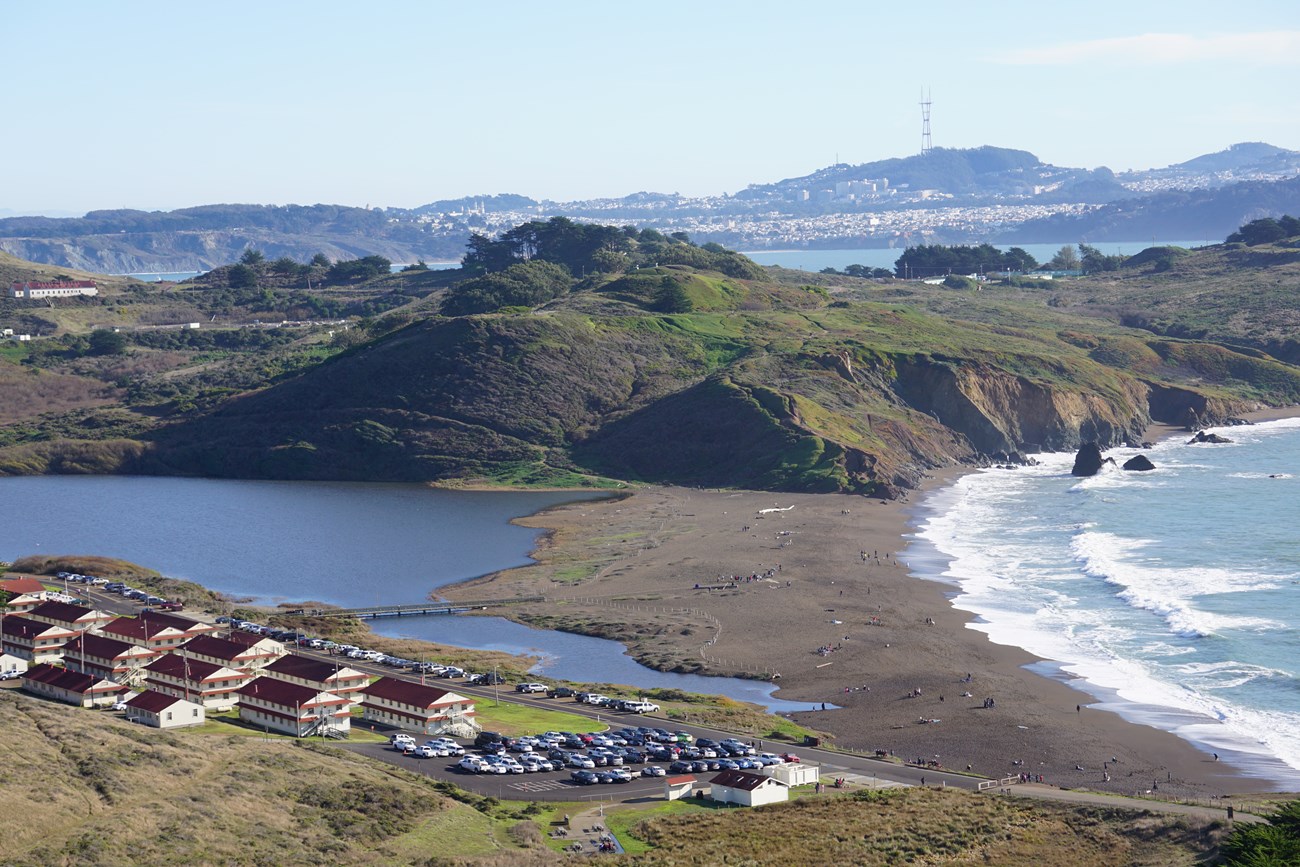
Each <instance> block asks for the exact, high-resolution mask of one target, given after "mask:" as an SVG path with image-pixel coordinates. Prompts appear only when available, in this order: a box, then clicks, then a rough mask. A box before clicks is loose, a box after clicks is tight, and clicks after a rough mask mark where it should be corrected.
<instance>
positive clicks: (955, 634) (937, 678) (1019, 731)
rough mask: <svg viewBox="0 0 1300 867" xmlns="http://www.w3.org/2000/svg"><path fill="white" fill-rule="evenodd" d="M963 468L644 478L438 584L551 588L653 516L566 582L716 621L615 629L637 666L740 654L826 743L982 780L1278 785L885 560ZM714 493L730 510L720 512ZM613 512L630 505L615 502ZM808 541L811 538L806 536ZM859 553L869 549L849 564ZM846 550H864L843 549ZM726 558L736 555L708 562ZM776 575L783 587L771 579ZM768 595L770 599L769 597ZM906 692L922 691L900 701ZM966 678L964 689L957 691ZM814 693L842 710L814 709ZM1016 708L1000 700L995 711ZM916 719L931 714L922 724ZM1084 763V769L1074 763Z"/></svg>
mask: <svg viewBox="0 0 1300 867" xmlns="http://www.w3.org/2000/svg"><path fill="white" fill-rule="evenodd" d="M1297 416H1300V408H1295V407H1290V408H1284V409H1278V410H1264V411H1261V412H1258V413H1251V414H1249V416H1248V418H1249V420H1251V421H1269V420H1274V419H1280V418H1290V417H1297ZM1149 431H1150V433H1149V434H1148V438H1150V436H1151V434H1156V435H1158V436H1160V438H1162V439H1164V438H1167V437H1173V436H1179V435H1182V434H1184V433H1186V432H1185V431H1184V430H1183V429H1182V428H1181V427H1179V426H1170V425H1153V426H1151V428H1149ZM975 471H976V470H974V469H973V468H966V467H950V468H946V469H943V470H940V471H937V472H936V473H934V474H932V476H931V477H929V478H927V479H926V481H925V482H924V483H923V485H922V486H921V487H920V488H919V489H917V490H916V491H914V492H913V493H914V494H916V495H917V496H916V497H915V498H914V499H915V503H908V502H906V501H902V502H890V503H881V502H878V501H872V500H866V499H864V498H861V497H852V496H848V495H837V494H822V495H802V494H795V495H784V494H771V493H761V492H737V491H717V492H713V491H693V490H687V489H672V488H657V487H653V486H651V487H647V488H643V489H639V490H634V491H633V494H634V495H633V496H632V497H631V498H619V499H618V500H617V502H618V503H621V504H622V507H613V508H609V509H602V508H601V504H600V503H591V502H589V503H584V504H577V505H576V506H570V507H565V506H561V507H556V508H553V509H549V510H546V511H544V512H541V513H537V514H534V515H531V516H528V517H526V518H521V519H517V521H518V522H519V523H522V524H524V525H525V526H533V527H538V528H539V529H543V530H545V531H546V533H545V534H544V536H543V537H542V538H540V539H539V543H538V549H537V550H535V551H534V552H533V555H532V556H534V558H535V559H536V560H537V561H538V562H537V563H536V564H534V565H530V566H524V567H519V568H518V569H513V570H506V571H505V572H501V573H495V574H492V575H487V576H482V577H481V578H478V579H474V580H472V581H469V582H463V583H462V584H459V585H454V586H448V587H445V588H443V591H444V592H445V593H446V594H448V595H451V596H453V597H454V596H455V595H456V594H457V593H459V592H462V591H463V590H465V589H467V588H471V587H473V588H478V591H479V592H481V589H482V588H483V587H484V586H486V585H492V586H493V588H494V591H498V590H499V591H502V592H511V591H512V590H513V591H514V592H522V590H523V588H531V589H532V590H533V591H534V592H537V587H538V585H539V584H541V585H544V586H546V589H545V590H543V591H542V592H545V593H547V594H548V595H552V594H555V595H558V594H559V593H560V592H561V590H562V588H563V586H564V585H565V584H566V583H567V582H564V581H561V580H557V579H556V577H555V573H556V572H557V571H558V570H557V568H556V567H557V563H556V562H555V560H556V559H557V558H556V554H557V552H558V553H561V554H563V553H564V552H566V549H569V550H568V553H569V556H570V557H572V556H573V552H572V550H571V549H573V548H575V547H579V548H581V547H583V546H584V542H585V543H588V544H589V543H590V542H591V541H592V540H593V538H598V537H593V535H592V531H593V530H594V532H597V533H599V532H601V530H602V529H605V530H614V529H618V527H608V526H607V522H608V521H610V520H611V519H615V518H617V519H620V520H618V521H615V523H617V524H620V525H621V526H622V527H623V528H626V527H627V526H630V525H639V526H640V529H641V530H642V532H643V534H644V531H645V530H646V529H647V528H648V527H649V526H652V525H654V524H657V525H658V533H657V538H655V539H654V540H653V541H652V542H650V543H647V544H645V545H643V546H641V547H639V548H637V550H635V551H631V552H623V555H622V556H610V557H608V558H607V562H605V564H604V565H603V566H602V567H601V568H599V569H593V570H591V574H588V575H587V576H585V577H584V580H583V581H581V582H580V583H578V584H575V585H572V592H574V593H575V595H576V594H580V593H585V594H588V595H592V596H596V595H604V596H614V597H618V596H626V597H628V598H636V597H637V595H638V594H639V595H641V596H642V597H644V596H648V595H651V594H661V598H665V599H674V600H690V602H689V604H691V605H692V606H698V608H699V609H700V610H703V611H705V612H707V613H708V614H709V615H710V616H713V617H716V618H717V620H718V623H719V627H720V633H719V635H718V636H717V637H716V641H715V642H712V643H710V644H707V645H706V646H704V647H699V645H696V647H691V643H690V642H689V641H685V640H682V637H681V636H665V635H662V634H660V635H658V636H656V637H655V639H654V640H645V639H644V638H641V637H638V638H637V639H635V640H632V641H628V640H626V639H625V638H623V637H621V636H620V640H623V643H624V644H626V645H627V646H628V647H629V653H630V654H631V655H633V656H634V657H636V658H637V659H638V661H641V662H643V664H644V663H645V662H646V659H645V656H646V654H647V652H649V651H653V650H654V649H655V648H658V649H659V650H661V651H662V648H663V646H664V645H668V644H671V645H674V649H675V651H676V652H677V653H678V654H680V655H683V656H691V655H693V656H695V657H696V658H700V657H701V656H703V657H704V658H705V660H706V664H705V665H704V666H703V668H702V669H701V670H700V673H706V674H734V673H735V672H733V671H727V670H725V667H720V666H719V665H718V664H717V663H714V660H717V661H718V663H722V664H725V662H726V661H728V660H731V661H735V660H738V659H739V660H743V661H745V662H746V663H749V664H753V665H756V666H760V667H768V668H772V669H774V670H776V671H779V672H780V673H781V677H780V679H778V680H777V681H776V683H777V684H778V686H779V687H780V688H779V689H778V691H777V692H776V694H775V696H776V697H777V698H781V699H785V700H789V701H797V702H804V701H806V702H808V703H809V705H810V710H808V711H800V712H794V713H791V714H789V716H791V717H792V718H794V719H796V720H797V721H799V722H800V723H802V724H804V725H807V726H808V727H810V728H813V729H818V730H822V731H827V732H829V733H831V734H833V735H835V736H836V740H837V743H839V744H841V745H844V746H848V747H852V748H856V749H865V750H871V749H882V748H883V749H887V750H892V751H893V752H894V753H895V754H896V755H898V756H900V757H903V758H921V759H929V758H931V757H934V756H935V755H936V754H937V755H938V756H939V759H938V761H940V762H941V763H942V764H944V765H945V766H946V767H949V768H955V769H958V770H962V769H964V768H965V767H966V766H968V765H969V766H970V767H971V769H972V770H973V771H974V772H976V773H981V774H985V775H987V776H990V777H996V776H1000V775H1003V774H1006V773H1012V774H1014V773H1017V769H1024V768H1029V769H1031V770H1030V771H1029V772H1031V773H1033V774H1038V773H1042V774H1043V775H1044V777H1045V779H1046V780H1047V781H1048V782H1050V783H1054V784H1057V785H1061V786H1067V787H1076V786H1077V787H1086V788H1091V789H1098V790H1102V791H1114V792H1117V793H1126V794H1133V793H1135V792H1139V793H1140V792H1146V791H1149V790H1151V788H1152V786H1153V784H1155V785H1157V787H1158V789H1159V792H1158V793H1157V796H1160V795H1189V796H1194V795H1200V796H1205V795H1210V794H1215V795H1217V794H1222V793H1225V792H1229V791H1233V792H1247V791H1249V792H1255V791H1273V790H1275V789H1276V788H1277V782H1276V781H1275V780H1271V779H1267V778H1263V777H1260V776H1257V775H1252V774H1251V773H1250V772H1249V771H1248V770H1247V769H1246V768H1244V767H1238V766H1237V764H1236V763H1235V762H1233V761H1231V757H1229V756H1227V755H1226V754H1225V756H1224V759H1225V760H1223V761H1218V762H1215V761H1214V759H1213V758H1212V757H1211V755H1209V754H1208V753H1207V752H1205V751H1203V750H1202V749H1201V748H1199V747H1198V746H1196V745H1195V744H1194V743H1193V742H1191V741H1189V740H1185V739H1184V738H1183V737H1180V736H1179V735H1178V734H1175V733H1174V732H1173V731H1169V730H1166V729H1163V728H1156V727H1154V726H1152V725H1150V724H1147V723H1143V722H1136V721H1130V720H1128V719H1125V718H1124V717H1123V716H1122V715H1121V714H1120V713H1119V708H1118V707H1116V706H1115V703H1114V702H1111V701H1108V700H1107V698H1106V697H1105V696H1098V695H1097V694H1096V693H1094V692H1090V691H1088V689H1087V687H1088V686H1089V685H1088V684H1086V682H1084V681H1082V680H1081V679H1079V678H1075V677H1073V676H1070V675H1067V674H1064V673H1063V672H1060V671H1059V668H1058V664H1057V663H1055V662H1054V661H1052V660H1048V659H1044V658H1041V657H1038V656H1035V655H1033V654H1031V653H1029V652H1028V651H1025V650H1024V649H1022V648H1020V647H1016V646H1011V645H1000V644H994V643H993V642H992V641H991V640H990V639H989V638H988V636H987V635H985V634H984V633H982V632H979V631H978V630H975V629H972V628H970V626H971V624H973V623H974V622H976V621H977V617H976V615H974V614H970V613H968V612H964V611H958V610H957V609H955V608H954V607H952V603H951V599H952V597H953V595H954V591H955V585H954V584H952V583H951V582H946V581H944V580H943V579H942V578H939V577H938V576H939V574H940V573H941V571H942V570H937V571H933V572H932V574H929V575H927V574H925V571H926V570H923V569H921V568H920V567H921V566H922V564H913V566H912V568H909V569H904V568H901V567H898V566H890V565H888V564H890V563H893V562H897V560H896V558H897V557H898V556H899V555H902V556H904V557H906V558H909V559H912V558H913V552H915V551H916V548H915V546H914V545H913V544H912V543H913V542H914V540H915V534H916V532H917V529H918V520H919V516H920V514H921V512H922V511H923V509H924V508H925V505H924V501H925V500H927V499H929V498H930V497H931V496H932V495H933V494H934V493H935V492H937V491H942V490H945V489H947V488H949V487H951V485H952V484H954V483H955V482H956V481H957V479H959V478H960V477H961V476H962V475H964V474H966V473H968V472H975ZM727 505H731V506H732V507H733V508H724V506H727ZM790 505H794V506H795V508H794V509H793V510H792V511H791V512H783V513H770V514H768V515H765V516H763V517H762V518H761V519H760V518H758V516H757V514H756V512H757V509H758V508H762V507H764V506H766V507H769V508H770V507H774V506H779V507H788V506H790ZM624 510H627V511H629V512H637V513H640V514H639V515H627V514H617V515H616V514H613V513H614V512H620V513H621V512H623V511H624ZM575 511H577V512H578V514H575V513H574V512H575ZM836 512H839V513H840V514H839V515H838V516H837V515H836V514H835V513H836ZM856 512H863V513H866V515H867V520H866V521H865V522H860V521H857V520H855V519H854V517H853V516H851V513H856ZM796 516H797V517H798V518H802V519H803V520H796ZM838 519H843V520H838ZM759 520H762V521H764V522H770V523H767V524H766V526H763V530H765V531H768V530H770V531H773V532H772V533H771V534H770V535H769V534H768V533H767V532H765V533H763V536H764V538H763V539H759V534H758V533H756V532H752V531H753V529H754V528H755V527H756V526H757V525H758V521H759ZM864 523H865V526H864V525H863V524H864ZM736 524H739V525H740V526H739V527H737V526H735V525H736ZM720 525H721V526H720ZM726 525H730V526H726ZM814 525H816V526H814ZM844 525H857V526H852V527H850V526H844ZM584 526H585V527H586V528H587V532H586V533H584V532H583V527H584ZM742 529H743V530H745V531H750V532H748V533H747V536H748V538H747V539H745V538H741V534H740V533H738V530H742ZM846 530H847V531H848V532H845V531H846ZM781 534H788V535H785V536H782V535H781ZM805 537H806V538H805ZM805 541H807V542H813V543H814V545H813V546H806V545H804V544H803V543H804V542H805ZM867 542H869V543H870V544H866V543H867ZM773 543H775V544H773ZM786 546H790V547H786ZM811 548H816V549H818V550H816V551H813V550H811ZM850 549H851V550H850ZM742 551H743V552H745V553H747V554H748V557H744V558H742V559H740V560H737V558H736V556H735V555H736V554H737V553H739V552H742ZM863 551H865V552H867V553H868V554H869V555H870V556H868V557H867V558H865V559H862V558H861V554H862V552H863ZM904 551H906V552H907V553H904ZM778 552H779V553H778ZM836 553H839V555H840V556H838V557H837V556H835V554H836ZM845 553H853V554H857V555H859V556H858V557H854V558H852V559H849V558H846V557H845V556H844V554H845ZM805 554H806V555H808V556H807V557H806V558H805V557H804V555H805ZM877 555H878V557H879V560H877ZM795 558H798V562H794V561H795ZM559 559H565V558H564V557H561V558H559ZM855 559H856V560H858V563H856V564H855V563H853V560H855ZM744 560H748V563H745V562H744ZM835 560H838V562H835V563H832V561H835ZM846 560H847V562H846ZM868 560H869V561H870V562H867V561H868ZM727 562H735V563H736V565H737V566H738V567H740V566H743V567H744V568H737V569H733V570H728V569H726V568H722V569H719V568H718V567H720V566H723V564H725V563H727ZM774 563H783V566H782V567H780V569H781V571H780V572H779V573H777V577H776V579H775V580H773V578H771V577H768V578H763V577H761V570H758V569H756V567H758V566H764V567H765V568H771V566H772V564H774ZM745 569H754V570H755V571H754V573H753V574H757V575H760V577H759V578H758V580H757V581H751V582H743V583H741V584H740V585H739V586H738V587H737V588H735V589H734V590H715V591H712V592H709V591H697V590H695V589H694V585H695V583H696V581H695V577H694V576H700V577H702V578H706V579H707V578H710V577H717V575H720V574H726V573H727V572H728V571H730V572H732V573H733V574H735V573H739V572H743V571H745ZM715 572H716V574H711V573H715ZM683 574H685V575H687V576H690V581H689V582H687V581H686V580H685V579H683V578H681V577H679V576H681V575H683ZM786 576H789V577H788V578H787V577H786ZM918 578H919V579H921V580H916V579H918ZM785 581H789V582H791V586H790V587H788V588H787V587H786V586H783V585H784V582H785ZM795 585H797V590H796V593H793V594H788V593H784V592H783V591H786V590H788V589H796V586H795ZM845 591H847V593H848V595H847V596H846V595H843V594H844V592H845ZM764 597H767V598H764ZM791 597H797V598H796V599H792V598H791ZM778 598H779V603H778V605H776V606H773V605H772V604H770V600H772V599H778ZM849 600H851V601H849ZM774 609H780V610H774ZM922 612H924V613H923V614H922ZM534 616H536V615H535V614H534V613H530V612H527V611H519V612H512V614H511V615H510V617H511V619H515V620H518V621H520V622H525V623H528V622H529V621H530V619H531V618H533V617H534ZM873 616H875V617H878V618H879V626H878V627H876V628H864V627H866V626H867V625H868V624H870V623H871V622H872V617H873ZM900 618H901V619H900ZM616 619H617V618H611V620H616ZM835 621H838V623H836V622H835ZM549 625H550V627H551V628H560V629H563V628H564V626H565V625H564V624H563V623H557V622H551V623H549ZM832 630H833V631H834V632H835V633H839V632H840V631H841V630H843V632H844V634H846V635H847V636H848V640H843V639H842V638H841V640H839V641H833V640H832V638H833V636H831V632H832ZM802 635H808V636H817V637H822V636H825V637H826V641H827V642H828V643H832V644H836V645H838V649H837V650H834V651H831V652H829V653H828V654H826V655H824V656H820V655H816V654H815V653H814V650H815V648H816V647H817V646H818V640H817V638H808V639H803V640H800V639H797V638H795V637H793V636H802ZM696 648H698V649H696ZM976 672H978V674H976ZM967 673H969V674H972V675H975V676H974V678H973V680H972V683H971V686H970V687H966V686H964V683H965V681H964V675H965V674H967ZM917 687H920V689H921V692H922V695H921V697H917V698H908V697H907V696H909V695H910V694H911V692H912V691H913V690H914V689H916V688H917ZM868 688H869V689H868ZM964 691H966V692H972V693H974V695H973V696H971V697H970V698H969V699H967V698H963V697H961V696H960V693H961V692H964ZM986 694H992V695H995V696H996V697H997V699H996V704H997V706H996V708H994V709H986V708H983V707H981V696H985V695H986ZM823 701H824V702H826V703H827V706H828V707H830V706H832V705H838V706H839V707H840V708H841V709H839V710H830V709H828V710H826V711H822V710H821V709H820V707H821V703H822V702H823ZM972 702H974V703H973V704H971V703H972ZM1011 707H1014V710H1013V711H1012V712H1011V713H1007V712H1005V711H1004V708H1007V709H1010V708H1011ZM1076 707H1077V708H1078V709H1077V710H1076ZM920 719H940V720H942V722H940V723H938V724H920V723H919V722H918V720H920ZM950 722H953V723H956V724H953V725H950ZM1112 756H1114V757H1116V758H1118V759H1119V763H1118V764H1117V765H1110V764H1109V759H1110V758H1111V757H1112ZM1103 761H1105V763H1106V765H1108V766H1109V770H1110V773H1111V781H1110V782H1109V784H1107V783H1106V782H1105V781H1104V780H1103V778H1102V770H1103ZM1243 764H1244V763H1243ZM1079 767H1082V768H1084V770H1083V771H1077V770H1076V768H1079Z"/></svg>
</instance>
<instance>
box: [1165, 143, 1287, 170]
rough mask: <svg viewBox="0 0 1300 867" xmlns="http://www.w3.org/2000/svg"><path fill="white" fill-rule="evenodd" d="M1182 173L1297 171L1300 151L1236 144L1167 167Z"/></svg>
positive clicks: (1257, 144) (1266, 145) (1259, 144)
mask: <svg viewBox="0 0 1300 867" xmlns="http://www.w3.org/2000/svg"><path fill="white" fill-rule="evenodd" d="M1169 170H1172V171H1182V172H1250V171H1268V172H1272V171H1284V170H1290V171H1296V170H1300V151H1293V150H1287V149H1286V148H1280V147H1277V146H1275V145H1271V144H1267V143H1265V142H1262V141H1252V142H1239V143H1237V144H1234V145H1230V146H1229V147H1227V148H1225V149H1224V150H1221V151H1218V152H1216V153H1212V154H1202V155H1201V156H1199V157H1193V158H1192V159H1190V160H1187V161H1185V162H1181V163H1175V164H1173V165H1171V166H1169Z"/></svg>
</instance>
